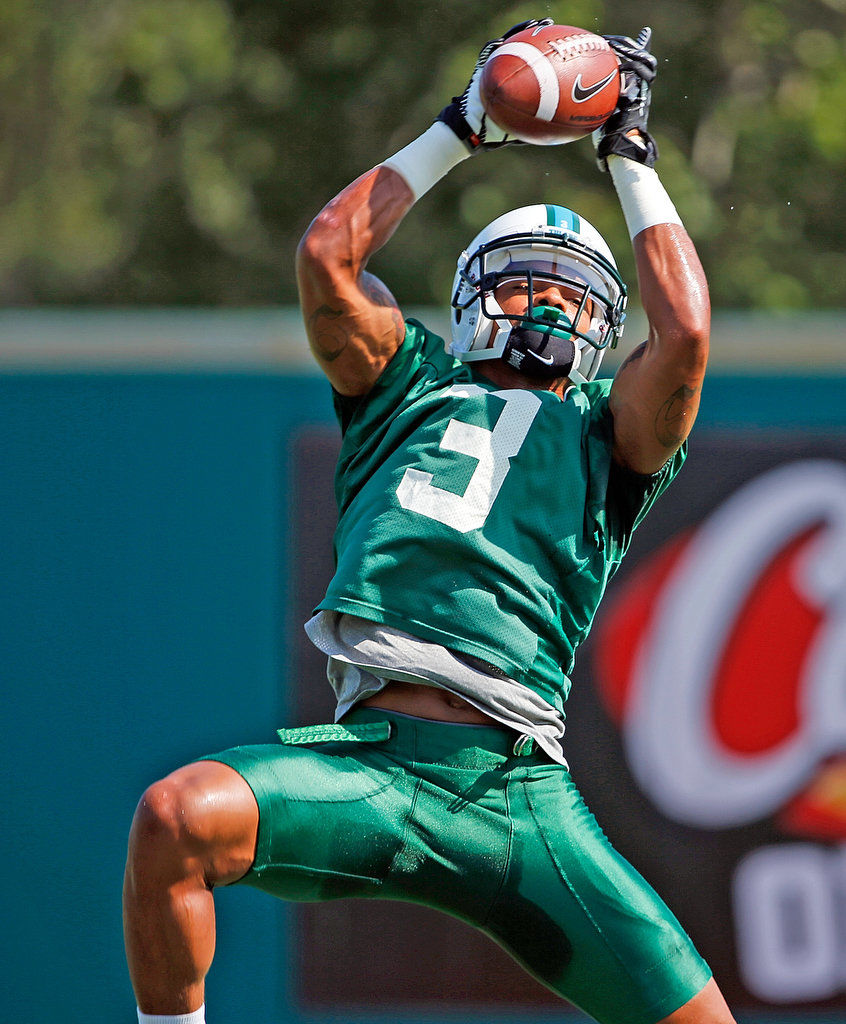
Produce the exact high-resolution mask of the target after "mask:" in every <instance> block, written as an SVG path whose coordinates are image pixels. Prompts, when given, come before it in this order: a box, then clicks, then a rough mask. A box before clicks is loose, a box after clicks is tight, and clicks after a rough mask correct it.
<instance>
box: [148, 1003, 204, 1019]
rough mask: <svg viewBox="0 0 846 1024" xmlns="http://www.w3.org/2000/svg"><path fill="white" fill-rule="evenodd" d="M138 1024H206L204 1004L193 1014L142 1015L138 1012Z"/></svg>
mask: <svg viewBox="0 0 846 1024" xmlns="http://www.w3.org/2000/svg"><path fill="white" fill-rule="evenodd" d="M138 1024H206V1004H205V1003H203V1005H202V1006H201V1007H200V1009H199V1010H194V1012H193V1013H176V1014H172V1013H165V1014H160V1013H142V1012H141V1011H140V1010H139V1011H138Z"/></svg>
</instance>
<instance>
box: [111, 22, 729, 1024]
mask: <svg viewBox="0 0 846 1024" xmlns="http://www.w3.org/2000/svg"><path fill="white" fill-rule="evenodd" d="M548 23H549V20H548V19H546V20H545V21H542V22H538V21H534V22H529V23H525V24H523V25H520V26H515V28H514V29H512V30H511V32H510V33H507V34H506V36H504V37H503V38H502V39H499V40H494V41H493V42H492V43H489V44H488V45H487V46H486V47H484V48H483V50H482V52H481V55H480V58H479V62H478V64H477V67H476V69H475V72H474V74H473V77H472V79H471V81H470V84H469V85H468V87H467V89H466V90H465V92H464V93H463V95H462V96H460V97H458V98H456V99H454V100H453V102H452V103H451V104H449V105H448V106H447V107H446V108H445V109H444V110H443V111H442V112H441V114H440V115H439V117H438V119H437V120H436V121H435V123H434V124H433V125H432V126H431V127H430V128H429V129H428V130H427V131H426V132H424V134H423V135H422V136H420V137H419V138H418V139H416V140H415V141H414V142H412V143H411V144H410V145H409V146H407V147H405V148H404V149H403V150H401V151H400V152H399V153H397V154H395V155H394V156H392V157H390V158H389V159H387V160H385V161H384V162H383V163H381V164H379V165H378V166H376V167H374V168H373V169H372V170H370V171H368V172H367V173H366V174H363V175H362V176H361V177H360V178H358V179H357V180H356V181H354V182H353V183H352V184H350V185H349V186H348V187H347V188H345V189H344V190H343V191H342V192H341V193H340V194H339V195H338V196H337V197H336V198H334V199H333V200H332V201H331V202H330V203H328V205H327V206H326V207H325V208H324V209H323V210H322V211H321V212H320V213H319V214H318V216H317V217H316V218H315V220H314V221H313V222H312V224H311V226H310V227H309V229H308V230H307V232H306V234H305V236H304V238H303V240H302V243H301V246H300V249H299V253H298V274H299V284H300V295H301V302H302V309H303V315H304V317H305V321H306V325H307V329H308V336H309V340H310V343H311V347H312V349H313V352H314V355H315V357H316V358H317V361H318V363H319V365H320V366H321V368H322V369H323V371H324V372H325V373H326V376H327V377H328V379H329V381H330V382H331V384H332V388H333V396H334V403H335V408H336V411H337V415H338V419H339V422H340V426H341V431H342V435H343V443H342V448H341V453H340V458H339V462H338V469H337V478H336V484H337V495H338V503H339V521H338V527H337V532H336V536H335V550H336V554H337V568H336V572H335V575H334V577H333V579H332V581H331V582H330V584H329V587H328V590H327V592H326V596H325V597H324V599H323V600H322V601H321V603H320V605H319V607H318V609H317V611H316V613H315V615H314V617H313V618H312V619H311V620H310V621H309V623H308V624H307V627H306V628H307V632H308V635H309V637H310V638H311V640H312V641H313V642H314V644H315V645H316V646H317V647H318V648H319V649H320V650H321V651H323V652H324V653H325V654H326V655H327V658H328V675H329V680H330V682H331V685H332V686H333V688H334V691H335V695H336V697H337V714H336V720H335V722H333V723H327V724H324V725H318V726H312V727H305V728H299V729H287V730H286V729H283V730H281V731H280V740H281V742H280V743H279V744H275V745H266V746H252V747H239V748H235V749H233V750H228V751H224V752H222V753H218V754H214V755H211V756H210V757H208V758H205V759H203V760H200V761H198V762H196V763H194V764H191V765H188V766H186V767H183V768H181V769H179V770H177V771H176V772H174V773H173V774H172V775H170V776H168V777H167V778H166V779H164V780H162V781H160V782H158V783H156V784H154V785H153V786H151V787H150V788H149V789H148V790H147V792H146V793H145V794H144V797H143V798H142V800H141V803H140V804H139V807H138V810H137V812H136V817H135V821H134V823H133V829H132V834H131V839H130V850H129V861H128V865H127V873H126V885H125V921H126V943H127V955H128V960H129V966H130V971H131V974H132V980H133V984H134V987H135V992H136V996H137V1000H138V1004H139V1020H140V1021H141V1022H142V1024H144V1022H150V1021H157V1022H159V1024H165V1022H170V1024H172V1022H175V1021H179V1022H181V1024H200V1022H202V1021H203V1020H204V1009H203V1004H204V987H203V986H204V978H205V975H206V972H207V971H208V969H209V966H210V964H211V960H212V954H213V949H214V908H213V889H214V887H215V886H219V885H226V884H229V883H232V882H236V881H243V882H245V883H247V884H249V885H252V886H256V887H258V888H259V889H262V890H265V891H266V892H268V893H271V894H273V895H275V896H278V897H281V898H283V899H321V898H330V897H338V896H357V897H384V898H393V899H402V900H412V901H418V902H420V903H423V904H426V905H429V906H432V907H436V908H438V909H440V910H443V911H445V912H446V913H449V914H454V915H457V916H458V917H461V918H463V919H464V920H467V921H470V922H472V923H473V924H475V925H476V926H477V927H478V928H480V929H482V930H483V931H484V932H486V933H488V934H489V935H491V936H492V937H493V938H495V939H496V940H497V941H498V942H499V943H500V944H501V945H502V946H503V947H504V948H506V949H507V950H509V951H510V952H511V953H512V954H513V955H514V956H515V958H516V959H517V960H518V961H519V962H520V963H522V964H523V965H525V966H526V968H527V969H528V970H529V971H531V972H532V973H533V974H534V975H535V976H536V977H538V978H539V979H541V981H543V982H544V983H545V984H546V985H548V986H549V987H550V988H551V989H553V990H554V991H556V992H558V993H560V994H561V996H563V997H565V998H566V999H568V1000H570V1001H571V1002H573V1003H575V1004H576V1005H577V1006H579V1007H581V1008H582V1009H583V1010H584V1011H585V1012H586V1013H588V1014H590V1015H591V1016H592V1017H594V1018H595V1019H596V1020H597V1021H600V1022H604V1024H656V1022H658V1021H667V1022H671V1024H694V1022H695V1024H728V1022H730V1021H732V1016H731V1013H730V1011H729V1010H728V1008H727V1006H726V1004H725V1001H724V1000H723V997H722V995H721V994H720V991H719V989H718V987H717V985H716V983H715V982H714V980H713V978H712V976H711V972H710V970H709V968H708V966H707V965H706V964H705V962H704V961H703V959H702V958H701V956H700V955H699V954H698V952H697V951H696V949H695V948H694V946H693V944H692V942H691V941H690V939H689V938H688V936H687V935H686V934H685V932H684V931H683V929H682V927H681V926H680V924H679V923H678V921H677V920H676V919H675V917H674V916H673V915H672V913H671V912H670V910H669V909H668V908H667V907H666V906H665V904H664V903H663V902H662V900H661V899H660V898H659V897H658V895H657V894H656V893H655V892H654V891H653V889H652V888H651V887H650V886H649V885H648V884H647V883H646V882H645V881H644V879H643V878H641V877H640V876H639V875H638V874H637V872H635V871H634V869H633V868H632V867H631V866H630V865H629V864H628V863H627V862H626V861H625V860H624V859H623V858H622V857H621V856H620V855H619V854H618V853H617V852H616V851H615V850H614V849H613V847H612V846H611V845H610V843H609V842H608V840H607V839H606V838H605V836H604V834H603V833H602V831H601V830H600V828H599V827H598V825H597V824H596V822H595V820H594V819H593V817H592V816H591V814H590V813H589V811H588V810H587V808H586V807H585V805H584V803H583V801H582V799H581V797H580V795H579V793H578V791H577V789H576V787H575V786H574V784H573V781H572V779H571V777H570V773H569V769H568V766H567V762H566V759H565V755H564V747H563V744H562V739H563V736H564V704H565V700H566V698H567V694H568V691H569V687H570V682H569V674H570V671H571V669H572V665H573V661H574V656H575V652H576V649H577V648H578V646H579V645H580V643H581V642H582V641H583V640H584V638H585V636H586V635H587V633H588V630H589V629H590V625H591V622H592V620H593V617H594V615H595V612H596V609H597V606H598V604H599V602H600V600H601V598H602V595H603V593H604V591H605V587H606V584H607V582H608V580H609V579H610V577H611V576H612V575H613V573H614V572H615V570H616V569H617V566H618V565H619V563H620V560H621V558H622V557H623V555H624V553H625V551H626V549H627V547H628V544H629V541H630V538H631V535H632V531H633V530H634V529H635V527H636V526H637V524H638V523H639V522H640V520H641V519H642V517H643V516H644V515H645V514H646V512H647V511H648V510H649V508H650V507H651V506H652V504H653V503H654V502H655V500H656V498H657V497H658V496H659V495H660V494H661V493H662V491H663V490H664V489H665V488H666V487H667V486H668V485H669V484H670V482H671V481H672V479H673V477H674V476H675V475H676V473H677V472H678V471H679V469H680V468H681V465H682V463H683V461H684V458H685V450H686V448H685V441H686V438H687V436H688V433H689V432H690V429H691V427H692V425H693V421H694V418H695V416H696V412H697V408H698V403H699V395H700V388H701V384H702V379H703V375H704V373H705V366H706V359H707V350H708V335H709V301H708V290H707V286H706V281H705V277H704V274H703V271H702V268H701V266H700V263H699V260H698V258H697V255H696V252H695V250H694V247H693V244H692V242H691V240H690V238H689V237H688V234H687V232H686V231H685V229H684V227H683V226H682V223H681V221H680V218H679V216H678V214H677V212H676V210H675V207H674V206H673V203H672V202H671V200H670V198H669V197H668V195H667V193H666V191H665V190H664V188H663V186H662V184H661V182H660V180H659V178H658V176H657V174H656V171H655V168H654V164H655V159H656V156H657V150H656V146H655V143H654V141H653V139H652V137H651V135H650V134H649V131H648V128H647V119H648V112H649V98H650V88H651V83H652V81H653V79H654V76H655V69H656V60H655V58H654V56H653V55H652V54H651V53H650V52H649V48H648V47H649V32H648V30H646V31H644V32H643V33H641V35H640V36H638V38H637V39H632V38H630V37H625V36H611V37H607V38H608V39H609V42H610V43H611V45H612V47H613V48H614V49H615V50H616V52H617V54H618V55H619V57H620V61H621V76H622V89H621V95H620V101H619V104H618V107H617V109H616V111H615V113H614V114H613V115H612V117H611V119H610V120H609V121H608V122H607V123H606V124H605V126H604V127H603V128H602V129H601V130H600V131H599V132H598V133H597V135H596V138H595V142H596V146H597V159H598V161H599V164H600V166H601V168H602V170H603V171H606V172H607V173H608V175H609V178H610V180H611V182H613V185H614V187H615V189H616V192H617V195H618V196H619V199H620V203H621V206H622V211H623V215H624V217H625V221H626V224H627V226H628V229H629V233H630V235H631V239H632V244H633V247H634V253H635V258H636V264H637V273H638V283H639V286H640V295H641V299H642V303H643V307H644V310H645V312H646V316H647V319H648V323H649V331H648V337H647V338H646V340H645V341H644V342H643V343H642V344H640V345H639V346H637V347H636V348H635V349H634V350H633V351H632V352H631V353H630V354H629V356H628V358H627V359H626V360H625V362H624V363H623V365H622V366H621V368H620V369H619V371H618V372H617V374H616V376H615V377H614V379H613V380H611V379H603V378H598V377H597V371H598V370H599V367H600V364H601V360H602V357H603V354H604V353H605V351H606V350H607V349H608V348H609V347H611V346H613V345H615V344H616V343H617V341H618V340H619V339H620V337H621V335H622V332H623V327H624V319H625V309H626V287H625V284H624V283H623V281H622V279H621V277H620V274H619V272H618V270H617V266H616V264H615V261H614V258H613V256H612V254H611V252H610V250H609V248H608V246H607V245H606V243H605V242H604V241H603V239H602V238H601V236H600V235H599V233H598V232H597V231H596V230H595V229H594V228H593V227H592V226H591V225H590V224H589V223H588V222H587V221H586V220H585V219H584V218H583V217H581V216H579V214H578V213H576V212H574V211H573V210H571V209H569V208H568V207H567V206H562V205H558V204H557V203H550V204H539V205H533V206H528V207H525V208H522V209H519V210H516V211H513V212H510V213H505V214H504V215H502V216H501V217H499V218H497V219H496V220H495V221H494V222H493V223H492V224H490V225H489V226H487V227H486V228H484V229H483V230H482V231H481V232H480V233H479V234H478V236H477V237H476V238H475V239H474V240H473V241H472V242H471V243H470V245H469V246H468V248H467V250H466V252H464V253H462V254H461V256H460V258H459V260H458V267H457V272H456V275H455V282H454V287H453V292H452V297H451V314H450V315H451V341H450V344H449V346H448V347H447V346H445V344H444V341H443V340H442V339H441V338H440V337H438V336H437V335H436V334H434V333H433V332H432V331H430V330H429V329H428V328H426V327H425V326H424V325H423V324H422V323H419V322H417V321H415V320H410V319H409V320H407V319H405V318H404V317H403V315H402V314H401V312H400V310H399V309H398V307H397V304H396V302H395V301H394V299H393V297H392V295H391V293H390V292H389V290H388V288H387V287H386V286H385V285H384V284H383V283H382V282H381V281H379V280H378V279H377V278H375V277H374V276H373V275H372V274H371V273H370V272H369V271H368V270H367V263H368V260H369V258H370V257H371V256H372V255H373V253H375V252H376V251H377V250H379V249H380V248H381V247H382V246H383V245H385V243H387V242H388V240H389V239H390V238H391V236H392V234H393V233H394V231H395V230H396V229H397V228H398V226H399V225H400V223H401V222H402V220H403V217H404V216H405V215H406V213H407V212H408V211H409V209H410V208H411V207H412V205H413V204H414V203H415V202H416V201H417V200H418V199H419V198H420V197H421V196H422V195H423V194H424V193H426V192H427V191H428V190H429V189H430V188H431V187H432V186H433V185H435V183H436V182H437V181H438V180H439V179H440V178H441V177H443V175H445V174H446V173H448V172H449V170H450V169H451V168H452V167H454V166H455V165H456V164H458V163H459V162H460V161H462V160H464V159H466V158H468V157H470V156H471V155H472V154H473V153H476V152H478V151H480V150H483V149H493V148H496V147H499V146H502V145H505V144H507V143H508V142H509V141H511V140H509V138H508V137H507V135H505V133H504V132H503V131H502V130H501V129H499V128H498V126H497V125H496V124H494V123H492V122H491V121H490V120H489V119H488V118H487V117H486V115H485V113H484V110H483V108H482V105H481V101H480V97H479V91H478V78H479V75H480V73H481V69H482V67H483V66H484V63H485V61H486V60H487V59H488V58H489V56H490V54H491V52H493V50H494V49H495V48H496V46H498V45H500V44H501V43H502V42H503V40H504V39H505V38H508V37H509V36H510V35H511V34H513V33H514V32H516V31H519V30H522V29H525V28H527V27H532V26H536V25H545V24H548ZM544 198H549V197H544Z"/></svg>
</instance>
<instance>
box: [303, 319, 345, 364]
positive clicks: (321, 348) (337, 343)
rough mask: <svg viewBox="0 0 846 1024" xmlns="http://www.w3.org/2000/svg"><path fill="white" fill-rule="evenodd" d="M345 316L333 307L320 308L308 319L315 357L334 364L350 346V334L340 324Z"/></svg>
mask: <svg viewBox="0 0 846 1024" xmlns="http://www.w3.org/2000/svg"><path fill="white" fill-rule="evenodd" d="M343 315H344V314H343V313H342V312H341V310H340V309H332V308H331V306H326V305H323V306H318V308H317V309H316V310H315V311H314V312H313V313H312V314H311V316H310V317H309V318H308V332H309V335H310V337H311V344H312V348H313V349H314V352H315V355H317V356H318V357H319V358H320V359H322V360H323V361H324V362H326V363H333V362H334V361H335V360H336V359H337V358H338V356H339V355H341V353H342V352H343V351H344V349H345V348H346V347H347V345H348V344H349V341H350V338H349V334H348V333H347V332H346V330H344V327H343V324H342V323H339V322H338V321H340V319H341V317H342V316H343Z"/></svg>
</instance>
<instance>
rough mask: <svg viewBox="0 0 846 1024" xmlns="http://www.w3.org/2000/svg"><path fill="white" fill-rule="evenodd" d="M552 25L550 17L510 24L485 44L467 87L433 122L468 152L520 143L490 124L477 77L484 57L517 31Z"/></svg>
mask: <svg viewBox="0 0 846 1024" xmlns="http://www.w3.org/2000/svg"><path fill="white" fill-rule="evenodd" d="M552 23H553V22H552V18H541V19H540V20H539V21H538V20H535V19H532V20H531V21H521V22H520V24H519V25H514V26H513V27H512V28H510V29H509V30H508V31H507V32H506V33H505V34H504V35H502V36H500V37H499V39H491V41H490V42H489V43H485V45H484V46H483V47H482V49H481V50H480V51H479V59H478V60H477V61H476V67H475V68H474V69H473V75H472V77H471V79H470V81H469V82H468V83H467V88H466V89H465V90H464V92H463V93H462V94H461V95H460V96H453V98H452V103H450V104H449V105H448V106H446V107H444V109H443V110H442V111H441V112H440V114H438V116H437V118H436V120H437V121H443V122H444V124H446V125H448V126H449V127H450V128H451V129H452V130H453V131H454V132H455V134H456V135H457V136H458V138H459V139H461V141H462V142H463V143H464V145H465V146H466V147H467V148H468V149H469V150H470V152H471V153H475V152H476V150H478V149H497V148H498V147H499V146H507V145H510V144H512V143H515V142H519V141H520V140H519V139H515V138H512V137H510V136H509V135H507V134H506V133H505V132H504V131H503V130H502V128H500V127H499V125H498V124H495V123H494V122H493V121H491V119H490V118H489V117H488V115H487V114H486V113H485V108H484V107H483V106H482V98H481V96H480V95H479V78H480V77H481V74H482V68H483V67H484V66H485V64H486V63H487V60H488V58H489V57H490V55H491V54H492V53H493V52H494V50H495V49H496V48H497V47H498V46H501V45H502V44H503V43H504V42H505V40H506V39H510V38H511V36H513V35H516V34H517V33H518V32H522V31H523V30H524V29H527V28H537V27H538V26H542V25H551V24H552Z"/></svg>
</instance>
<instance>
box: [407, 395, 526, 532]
mask: <svg viewBox="0 0 846 1024" xmlns="http://www.w3.org/2000/svg"><path fill="white" fill-rule="evenodd" d="M447 394H449V395H452V396H454V397H456V398H478V397H481V396H484V395H491V396H495V397H496V398H501V399H502V400H503V402H505V408H504V409H503V410H502V412H501V413H500V416H499V419H498V420H497V421H496V424H495V426H494V428H493V430H488V429H487V428H486V427H477V426H474V425H473V424H472V423H463V422H462V421H461V420H450V421H449V423H448V424H447V428H446V430H445V431H444V436H443V438H441V443H440V448H441V450H442V451H450V452H458V453H459V454H461V455H469V456H471V457H472V458H474V459H477V460H478V463H479V464H478V465H477V466H476V469H475V471H474V473H473V475H472V477H471V478H470V481H469V483H468V484H467V487H466V489H465V491H464V494H453V493H452V491H445V490H444V489H443V488H442V487H436V486H435V485H434V484H433V483H432V478H433V475H432V474H431V473H424V472H422V471H421V470H419V469H407V470H406V471H405V474H404V475H403V478H402V480H401V481H400V485H399V487H398V488H397V497H398V498H399V503H400V505H402V507H403V508H405V509H409V510H410V511H412V512H419V513H420V515H422V516H428V517H429V519H436V520H437V521H438V522H439V523H443V524H444V525H445V526H450V527H452V529H453V530H458V532H459V533H469V532H470V530H478V529H479V528H480V527H481V526H484V524H485V520H486V519H487V518H488V514H489V513H490V510H491V508H492V506H493V503H494V501H495V500H496V496H497V494H499V489H500V487H502V484H503V481H504V480H505V477H506V476H507V475H508V470H509V468H510V462H509V459H512V458H513V457H514V456H515V455H516V454H517V453H518V452H519V451H520V446H521V445H522V444H523V442H524V441H525V440H526V435H527V434H528V432H529V428H530V427H531V425H532V421H533V420H534V418H535V416H537V413H538V409H540V405H541V402H540V399H539V398H538V396H537V395H534V394H532V392H531V391H485V390H484V388H480V387H479V386H478V385H476V384H459V385H456V386H454V387H451V388H449V390H448V391H447Z"/></svg>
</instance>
